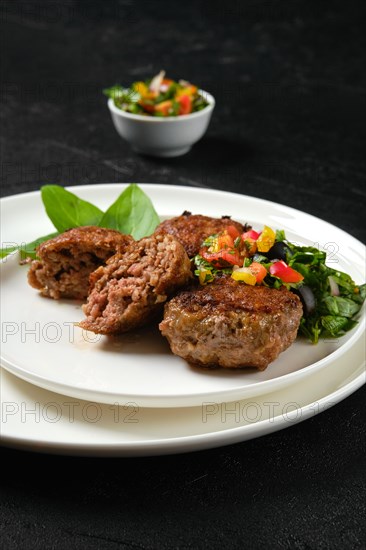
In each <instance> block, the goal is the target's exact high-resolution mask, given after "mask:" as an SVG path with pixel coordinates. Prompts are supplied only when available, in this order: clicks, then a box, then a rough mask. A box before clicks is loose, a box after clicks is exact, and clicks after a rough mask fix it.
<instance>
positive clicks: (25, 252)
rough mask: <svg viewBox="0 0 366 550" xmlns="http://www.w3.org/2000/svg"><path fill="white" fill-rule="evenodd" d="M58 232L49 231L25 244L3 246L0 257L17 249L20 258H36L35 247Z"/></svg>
mask: <svg viewBox="0 0 366 550" xmlns="http://www.w3.org/2000/svg"><path fill="white" fill-rule="evenodd" d="M58 234H59V233H50V234H49V235H45V236H44V237H39V238H38V239H36V240H35V241H32V242H31V243H28V244H25V243H22V244H17V245H15V246H4V248H1V249H0V258H6V256H9V254H11V253H12V252H15V251H17V250H19V252H20V259H21V260H25V258H36V248H37V246H39V245H40V244H41V243H43V242H44V241H48V240H49V239H52V238H53V237H56V236H57V235H58Z"/></svg>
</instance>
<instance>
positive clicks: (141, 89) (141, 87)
mask: <svg viewBox="0 0 366 550" xmlns="http://www.w3.org/2000/svg"><path fill="white" fill-rule="evenodd" d="M133 88H134V90H135V91H136V92H138V93H139V94H140V96H141V97H146V96H147V95H148V94H149V89H148V87H147V86H146V84H145V82H135V83H134V85H133Z"/></svg>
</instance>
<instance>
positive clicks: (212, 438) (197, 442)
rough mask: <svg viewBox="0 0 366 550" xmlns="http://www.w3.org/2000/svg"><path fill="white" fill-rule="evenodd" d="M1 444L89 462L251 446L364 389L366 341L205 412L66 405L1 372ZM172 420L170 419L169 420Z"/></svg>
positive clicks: (66, 399)
mask: <svg viewBox="0 0 366 550" xmlns="http://www.w3.org/2000/svg"><path fill="white" fill-rule="evenodd" d="M0 380H1V386H0V397H1V402H2V403H1V411H2V418H1V426H0V432H1V442H2V444H3V445H7V446H10V447H15V448H20V449H27V450H31V451H38V452H48V453H57V454H74V455H89V456H150V455H163V454H170V453H183V452H190V451H197V450H202V449H210V448H213V447H220V446H224V445H229V444H232V443H238V442H240V441H246V440H249V439H253V438H255V437H259V436H262V435H265V434H268V433H271V432H275V431H277V430H282V429H284V428H287V427H290V426H293V425H294V424H296V423H298V422H301V421H303V420H306V419H307V418H311V417H313V416H315V415H316V414H318V413H320V412H323V411H324V410H326V409H328V408H329V407H331V406H333V405H335V404H336V403H338V402H339V401H341V400H342V399H345V398H346V397H347V396H349V395H350V394H351V393H353V392H354V391H356V390H357V389H358V388H359V387H361V386H362V384H364V382H365V338H364V337H363V338H361V339H359V340H358V342H357V343H356V344H355V345H354V346H353V347H352V349H351V350H350V351H349V353H348V354H347V355H342V356H341V357H338V359H335V361H333V362H332V363H331V364H328V365H326V366H325V367H324V368H323V369H321V370H319V371H317V372H315V373H313V375H312V376H311V377H307V378H305V379H301V380H299V381H297V382H294V383H293V384H291V385H289V386H287V387H285V388H282V389H281V390H277V391H275V392H272V393H268V394H264V395H260V396H257V397H254V398H250V399H247V400H240V401H234V402H232V403H223V404H220V403H215V402H213V401H209V402H207V403H203V404H202V405H201V406H200V407H184V408H181V409H179V408H175V409H170V410H169V412H168V411H167V409H158V408H154V409H151V408H150V409H148V408H146V409H143V408H140V409H139V408H138V407H136V406H135V405H133V404H132V403H131V404H128V405H127V404H125V406H123V405H122V404H121V406H118V405H117V404H116V405H113V406H111V405H101V404H98V403H93V402H88V401H81V400H76V399H72V398H70V397H65V396H62V395H58V394H55V393H51V392H49V391H46V390H43V389H41V388H39V387H37V386H34V385H31V384H28V383H27V382H24V381H23V380H20V379H19V378H17V377H15V376H13V375H12V374H10V373H9V372H7V371H5V370H0ZM167 413H168V414H167Z"/></svg>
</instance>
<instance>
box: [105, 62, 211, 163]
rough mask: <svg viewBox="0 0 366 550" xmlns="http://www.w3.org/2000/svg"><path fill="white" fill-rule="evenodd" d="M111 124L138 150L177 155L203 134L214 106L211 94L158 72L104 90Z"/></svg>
mask: <svg viewBox="0 0 366 550" xmlns="http://www.w3.org/2000/svg"><path fill="white" fill-rule="evenodd" d="M104 93H105V95H107V96H108V97H109V99H108V108H109V111H110V113H111V117H112V121H113V124H114V127H115V129H116V131H117V132H118V134H119V135H120V136H121V137H122V138H123V139H124V140H126V141H127V142H128V143H129V144H130V145H131V147H132V149H133V150H134V151H136V152H137V153H142V154H144V155H151V156H154V157H177V156H180V155H184V154H185V153H187V152H188V151H189V150H190V149H191V147H192V145H193V144H194V143H196V142H197V141H199V140H200V139H201V138H202V137H203V135H204V134H205V132H206V130H207V128H208V125H209V123H210V120H211V116H212V112H213V110H214V107H215V99H214V98H213V96H212V95H211V94H209V93H208V92H205V91H203V90H199V89H198V88H197V86H196V85H194V84H191V83H189V82H187V81H183V80H180V81H179V82H176V81H174V80H171V79H169V78H166V77H165V73H164V71H161V72H160V73H159V74H158V75H156V76H155V77H154V78H152V79H151V80H147V81H145V82H143V81H139V82H135V83H134V84H132V85H131V86H130V87H129V88H123V87H122V86H113V87H112V88H108V89H106V90H104Z"/></svg>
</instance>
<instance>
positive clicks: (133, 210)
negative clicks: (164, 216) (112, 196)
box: [99, 183, 160, 239]
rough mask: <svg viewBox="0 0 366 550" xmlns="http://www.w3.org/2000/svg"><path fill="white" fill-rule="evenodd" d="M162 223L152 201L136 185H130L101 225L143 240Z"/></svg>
mask: <svg viewBox="0 0 366 550" xmlns="http://www.w3.org/2000/svg"><path fill="white" fill-rule="evenodd" d="M159 223H160V219H159V216H158V215H157V213H156V211H155V209H154V207H153V205H152V202H151V200H150V199H149V197H148V196H147V195H146V194H145V193H144V192H143V191H142V189H140V188H139V187H138V186H137V185H136V184H134V183H132V184H131V185H129V186H128V187H127V188H126V189H125V190H124V191H123V193H121V194H120V196H119V197H118V199H117V200H116V201H115V202H114V203H113V204H112V205H111V206H110V207H109V208H108V210H107V211H106V212H105V214H104V216H103V218H102V220H101V222H100V223H99V225H100V226H101V227H109V228H111V229H117V230H118V231H120V232H121V233H126V234H128V235H132V236H133V237H134V238H135V239H141V238H142V237H146V236H148V235H151V233H152V232H153V231H154V229H155V228H156V226H157V225H158V224H159Z"/></svg>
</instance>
